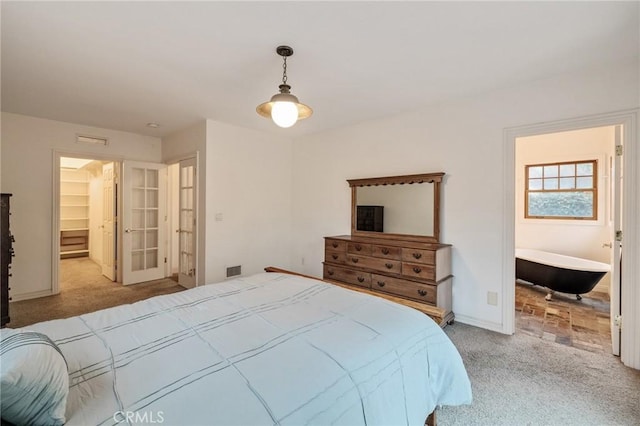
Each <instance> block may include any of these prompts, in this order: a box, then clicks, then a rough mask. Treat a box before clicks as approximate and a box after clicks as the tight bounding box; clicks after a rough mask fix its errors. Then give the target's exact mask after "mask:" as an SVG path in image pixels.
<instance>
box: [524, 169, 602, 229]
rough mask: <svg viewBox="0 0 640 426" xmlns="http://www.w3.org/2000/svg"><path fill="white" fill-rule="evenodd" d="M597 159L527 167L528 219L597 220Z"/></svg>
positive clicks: (526, 215)
mask: <svg viewBox="0 0 640 426" xmlns="http://www.w3.org/2000/svg"><path fill="white" fill-rule="evenodd" d="M596 171H597V162H596V160H590V161H577V162H567V163H553V164H536V165H529V166H526V188H525V193H526V197H525V199H526V206H525V207H526V210H525V217H528V218H531V217H535V218H551V219H553V218H565V219H596V218H597V214H596V213H597V205H596V204H597V202H596V200H597V198H596V191H597V188H596V182H597V179H596Z"/></svg>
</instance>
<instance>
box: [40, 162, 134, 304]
mask: <svg viewBox="0 0 640 426" xmlns="http://www.w3.org/2000/svg"><path fill="white" fill-rule="evenodd" d="M61 157H70V158H87V159H88V158H90V159H92V160H97V161H112V162H114V163H118V167H117V168H118V174H120V173H121V172H122V162H123V161H124V159H123V158H121V157H113V156H106V155H101V154H96V153H88V152H87V153H82V152H71V151H59V150H55V149H54V150H53V158H52V162H53V167H52V170H53V178H52V181H51V194H52V196H51V199H52V200H51V205H52V207H51V221H52V223H51V225H52V226H51V229H52V235H51V295H54V294H59V293H60V158H61ZM120 197H121V194H120V193H118V194H117V200H118V203H117V204H118V208H117V215H118V217H119V216H120V213H121V211H120V208H121V204H122V203H121V202H120ZM119 222H120V221H118V223H116V234H117V235H120V223H119ZM117 240H118V245H119V240H120V238H118V239H117ZM117 250H118V253H120V251H121V249H120V247H118V248H117ZM116 265H117V266H116V268H117V269H116V279H117V280H118V282H120V281H121V278H120V275H119V274H120V271H121V269H122V268H121V267H120V259H116Z"/></svg>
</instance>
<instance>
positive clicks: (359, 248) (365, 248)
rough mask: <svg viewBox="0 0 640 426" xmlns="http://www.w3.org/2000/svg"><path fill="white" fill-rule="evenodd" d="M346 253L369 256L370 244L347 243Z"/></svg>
mask: <svg viewBox="0 0 640 426" xmlns="http://www.w3.org/2000/svg"><path fill="white" fill-rule="evenodd" d="M347 253H349V254H358V255H364V256H371V244H366V243H348V244H347Z"/></svg>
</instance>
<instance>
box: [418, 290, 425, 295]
mask: <svg viewBox="0 0 640 426" xmlns="http://www.w3.org/2000/svg"><path fill="white" fill-rule="evenodd" d="M418 294H419V295H420V296H422V297H424V296H426V295H427V292H426V290H418Z"/></svg>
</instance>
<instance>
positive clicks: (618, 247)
mask: <svg viewBox="0 0 640 426" xmlns="http://www.w3.org/2000/svg"><path fill="white" fill-rule="evenodd" d="M615 144H616V147H618V146H619V147H622V144H623V141H622V126H616V127H615ZM621 153H622V151H620V155H618V154H617V153H616V154H614V156H613V167H612V168H611V187H612V188H611V189H612V193H613V202H612V206H611V209H612V213H613V235H612V237H611V242H612V250H611V295H610V315H611V350H612V353H613V354H614V355H617V356H620V324H619V322H618V320H617V318H620V315H621V307H620V293H621V289H622V280H621V275H622V271H621V269H622V268H621V264H620V259H621V256H622V241H621V237H620V236H618V235H617V233H618V231H620V232H622V176H623V173H622V154H621Z"/></svg>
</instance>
